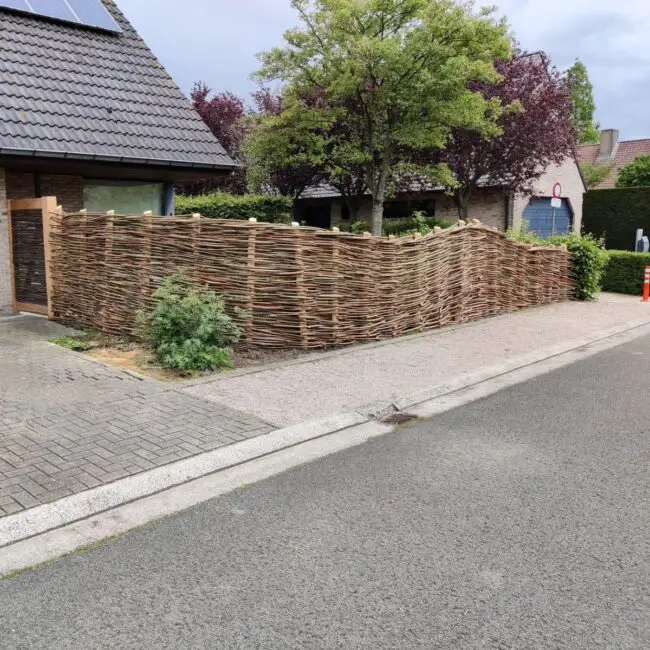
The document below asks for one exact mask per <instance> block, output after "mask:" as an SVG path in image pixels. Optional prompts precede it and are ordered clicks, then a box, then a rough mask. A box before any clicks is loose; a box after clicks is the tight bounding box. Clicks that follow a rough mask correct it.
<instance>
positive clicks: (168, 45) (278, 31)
mask: <svg viewBox="0 0 650 650" xmlns="http://www.w3.org/2000/svg"><path fill="white" fill-rule="evenodd" d="M117 1H118V4H119V5H120V7H121V8H122V10H123V11H124V13H125V14H126V15H127V17H128V18H129V19H130V20H131V21H132V23H133V24H134V25H135V27H136V29H138V30H139V32H140V34H141V35H142V36H143V38H144V39H145V40H146V41H147V43H148V44H149V45H150V46H151V48H152V49H153V50H154V52H155V53H156V55H157V56H158V57H159V58H160V60H161V61H162V63H163V64H164V65H165V66H166V67H167V69H168V70H169V71H170V72H171V74H172V75H173V76H174V78H175V79H176V82H177V83H178V84H179V85H180V86H181V88H182V89H183V90H184V91H185V92H188V91H189V89H190V88H191V86H192V83H193V82H194V81H196V80H199V79H201V80H203V81H205V82H206V83H207V84H208V85H209V86H210V87H211V88H213V89H214V90H216V91H221V90H231V91H233V92H234V93H236V94H239V95H248V93H249V92H250V90H251V89H253V88H254V84H253V83H252V82H251V81H250V79H249V77H250V74H251V72H252V71H253V70H254V69H255V68H256V66H257V60H256V58H255V54H256V53H258V52H260V51H262V50H266V49H269V48H270V47H272V46H274V45H279V44H281V43H282V34H283V32H284V30H285V29H287V28H289V27H293V26H294V25H295V24H296V18H295V14H294V12H293V10H292V9H291V7H290V6H289V0H235V1H234V2H233V1H232V0H183V1H182V2H180V1H179V0H156V2H155V10H153V5H154V3H152V2H151V0H117ZM484 4H497V5H498V6H499V10H500V12H501V13H502V14H505V15H506V16H508V19H509V22H510V24H511V25H512V27H513V30H514V32H515V33H516V35H517V37H518V39H519V41H520V42H521V44H522V46H523V47H524V49H528V50H545V51H546V52H547V53H548V54H549V55H550V56H551V59H552V61H553V63H554V64H556V65H557V66H558V67H560V68H567V67H568V66H570V65H571V64H572V62H573V60H574V59H575V58H576V57H579V58H580V59H582V61H583V62H584V63H585V65H586V66H587V68H588V69H589V73H590V75H591V78H592V82H593V84H594V89H595V97H596V104H597V106H598V113H597V118H598V120H600V122H601V125H602V127H603V128H618V129H620V130H621V137H622V138H624V139H627V140H629V139H634V138H646V137H647V138H650V110H649V109H650V105H649V102H650V50H649V49H648V47H647V35H648V34H650V3H648V1H647V0H493V1H492V2H486V3H484Z"/></svg>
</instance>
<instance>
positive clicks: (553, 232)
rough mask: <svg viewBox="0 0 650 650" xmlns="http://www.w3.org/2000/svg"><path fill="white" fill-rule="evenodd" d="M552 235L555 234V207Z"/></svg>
mask: <svg viewBox="0 0 650 650" xmlns="http://www.w3.org/2000/svg"><path fill="white" fill-rule="evenodd" d="M551 235H555V208H553V228H552V230H551Z"/></svg>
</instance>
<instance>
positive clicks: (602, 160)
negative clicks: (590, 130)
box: [578, 129, 650, 190]
mask: <svg viewBox="0 0 650 650" xmlns="http://www.w3.org/2000/svg"><path fill="white" fill-rule="evenodd" d="M618 135H619V132H618V130H616V129H606V130H605V131H603V132H602V133H601V134H600V144H586V145H583V146H581V147H579V148H578V160H579V161H580V164H581V165H583V164H585V163H591V164H592V165H604V166H611V168H612V169H611V171H610V173H609V175H608V176H607V178H605V180H604V181H603V182H602V183H601V184H600V185H598V186H597V187H594V188H592V189H595V190H610V189H613V188H615V187H616V181H618V175H619V174H620V172H621V169H622V168H623V167H625V165H629V164H630V163H631V162H634V160H635V159H636V157H637V156H641V155H650V140H624V141H620V140H619V139H618Z"/></svg>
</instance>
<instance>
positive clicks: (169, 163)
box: [0, 147, 239, 171]
mask: <svg viewBox="0 0 650 650" xmlns="http://www.w3.org/2000/svg"><path fill="white" fill-rule="evenodd" d="M0 156H19V157H23V158H58V159H61V160H89V161H95V162H105V163H123V164H127V165H142V166H145V167H175V168H178V167H181V168H187V169H215V170H217V169H218V170H223V171H233V170H235V169H237V168H238V167H239V165H237V164H236V163H234V162H233V163H232V164H231V165H219V164H210V163H199V162H188V161H181V160H163V159H160V158H129V157H127V156H109V155H105V154H86V153H71V152H68V151H39V150H37V149H11V148H5V147H0Z"/></svg>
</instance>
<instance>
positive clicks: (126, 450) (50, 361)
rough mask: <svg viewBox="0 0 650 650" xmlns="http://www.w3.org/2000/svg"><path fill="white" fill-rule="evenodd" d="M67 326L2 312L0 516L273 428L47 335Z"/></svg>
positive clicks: (53, 334)
mask: <svg viewBox="0 0 650 650" xmlns="http://www.w3.org/2000/svg"><path fill="white" fill-rule="evenodd" d="M66 332H68V330H66V329H65V328H62V327H61V326H59V325H56V324H54V323H50V322H48V321H46V320H44V319H40V318H37V317H22V318H19V319H12V320H0V516H3V515H9V514H13V513H16V512H19V511H21V510H25V509H27V508H31V507H34V506H38V505H41V504H44V503H49V502H52V501H54V500H56V499H59V498H61V497H65V496H68V495H70V494H75V493H77V492H83V491H84V490H87V489H89V488H93V487H96V486H98V485H102V484H106V483H110V482H113V481H115V480H117V479H120V478H124V477H127V476H131V475H134V474H138V473H140V472H143V471H146V470H148V469H152V468H154V467H160V466H161V465H166V464H168V463H171V462H174V461H176V460H180V459H182V458H188V457H190V456H193V455H196V454H200V453H203V452H206V451H211V450H213V449H217V448H218V447H222V446H225V445H229V444H232V443H234V442H237V441H240V440H244V439H246V438H252V437H255V436H258V435H262V434H264V433H268V432H269V431H271V430H273V428H274V427H272V426H271V425H269V424H267V423H265V422H263V421H261V420H259V419H257V418H255V417H253V416H251V415H248V414H246V413H243V412H239V411H235V410H233V409H230V408H227V407H225V406H222V405H220V404H218V403H215V402H209V401H205V400H203V399H201V398H200V397H195V396H192V395H187V394H182V393H180V392H178V391H176V390H175V389H174V388H172V387H170V386H169V385H167V384H163V383H160V382H157V381H154V380H149V379H140V378H138V377H135V376H133V375H129V374H127V373H125V372H122V371H120V370H118V369H113V368H109V367H107V366H103V365H100V364H97V363H94V362H93V361H89V360H87V359H84V358H83V357H81V356H76V355H73V354H71V353H68V352H66V351H64V350H61V349H59V348H57V347H55V346H53V345H51V344H50V343H48V342H47V340H48V339H49V338H51V337H53V336H59V335H61V334H64V333H66Z"/></svg>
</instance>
